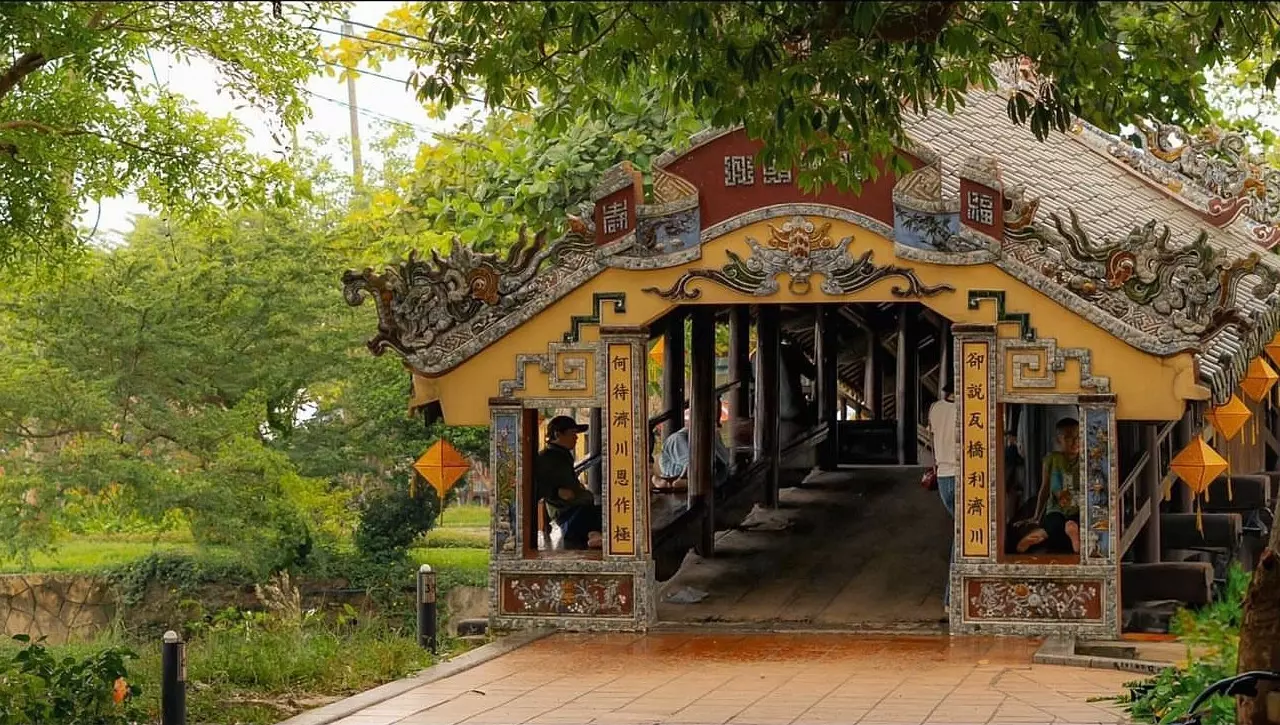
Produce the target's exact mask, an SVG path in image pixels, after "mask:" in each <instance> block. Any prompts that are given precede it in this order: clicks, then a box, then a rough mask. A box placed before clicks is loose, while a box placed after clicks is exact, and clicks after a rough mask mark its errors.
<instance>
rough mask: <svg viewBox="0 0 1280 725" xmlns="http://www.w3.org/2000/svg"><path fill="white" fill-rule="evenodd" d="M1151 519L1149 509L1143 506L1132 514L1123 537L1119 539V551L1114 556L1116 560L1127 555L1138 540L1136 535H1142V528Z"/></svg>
mask: <svg viewBox="0 0 1280 725" xmlns="http://www.w3.org/2000/svg"><path fill="white" fill-rule="evenodd" d="M1150 518H1151V507H1150V506H1143V507H1142V508H1139V509H1138V512H1137V513H1136V514H1134V517H1133V521H1130V522H1129V525H1128V526H1127V527H1126V528H1125V530H1124V535H1123V536H1121V537H1120V549H1119V551H1118V553H1117V554H1116V558H1117V559H1122V558H1124V555H1125V554H1127V553H1129V549H1130V548H1131V547H1132V546H1133V542H1135V541H1137V540H1138V534H1141V533H1142V527H1144V526H1146V525H1147V521H1148V520H1150Z"/></svg>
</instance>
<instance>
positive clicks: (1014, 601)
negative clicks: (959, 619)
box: [964, 579, 1102, 622]
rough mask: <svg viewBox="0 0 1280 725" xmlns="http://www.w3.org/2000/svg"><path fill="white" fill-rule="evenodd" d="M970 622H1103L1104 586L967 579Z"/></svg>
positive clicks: (1098, 582)
mask: <svg viewBox="0 0 1280 725" xmlns="http://www.w3.org/2000/svg"><path fill="white" fill-rule="evenodd" d="M964 589H965V617H966V618H967V619H995V620H1021V621H1027V620H1040V621H1059V622H1069V621H1101V620H1102V582H1101V581H1079V580H1055V579H967V580H965V588H964Z"/></svg>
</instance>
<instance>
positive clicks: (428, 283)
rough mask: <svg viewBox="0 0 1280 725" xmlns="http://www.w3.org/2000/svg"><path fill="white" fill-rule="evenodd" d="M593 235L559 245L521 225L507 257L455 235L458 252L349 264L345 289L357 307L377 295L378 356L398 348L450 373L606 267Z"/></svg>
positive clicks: (415, 361) (373, 344)
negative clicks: (378, 268) (385, 263)
mask: <svg viewBox="0 0 1280 725" xmlns="http://www.w3.org/2000/svg"><path fill="white" fill-rule="evenodd" d="M601 269H603V267H602V266H601V265H600V264H599V262H598V261H597V259H596V254H595V247H594V245H593V244H592V241H591V240H590V239H589V238H587V237H584V236H582V235H581V234H579V233H576V232H572V231H571V232H570V233H569V234H567V235H565V236H564V237H562V238H561V239H559V240H557V241H556V242H555V243H554V244H551V245H547V244H546V243H545V234H539V235H537V236H536V237H535V238H534V239H532V240H530V239H529V238H528V237H527V235H526V233H525V231H524V230H521V233H520V238H519V240H518V241H517V243H516V245H515V246H514V247H512V249H511V251H510V252H508V253H507V255H506V256H505V257H501V256H499V255H496V254H486V253H481V252H476V251H474V250H472V249H471V248H469V247H467V246H465V245H463V244H461V243H460V242H459V241H457V240H456V239H455V240H454V244H453V250H452V252H451V253H450V254H449V255H448V256H446V257H441V256H440V255H439V254H438V253H437V252H435V251H434V250H433V251H432V252H431V255H430V259H421V258H419V256H418V254H417V252H416V251H415V252H413V253H411V254H410V255H409V258H408V260H407V261H405V262H403V263H401V264H399V265H396V266H392V267H387V268H386V269H384V270H383V272H382V273H381V274H379V273H377V272H375V271H374V270H373V269H372V268H366V269H365V270H363V271H362V272H356V271H354V270H352V271H348V272H346V273H345V274H343V276H342V283H343V295H344V297H345V298H346V300H347V303H348V304H350V305H353V306H357V305H360V304H362V303H363V302H364V300H365V296H366V294H367V295H368V296H370V297H372V298H373V301H374V305H375V307H376V308H377V313H378V334H377V335H375V336H374V337H373V338H372V339H370V340H369V341H368V346H369V349H370V350H371V351H372V352H373V353H374V354H375V355H381V354H382V353H384V352H386V351H387V350H393V351H395V352H396V353H397V354H399V355H401V356H402V357H404V359H405V361H406V362H408V363H409V365H410V366H411V367H412V368H413V369H415V370H416V371H418V372H419V373H422V374H424V375H439V374H441V373H444V372H446V371H448V370H450V369H452V368H453V367H456V366H457V365H458V364H460V363H461V362H463V361H464V360H466V359H467V358H468V357H469V356H471V355H474V354H475V353H477V352H479V351H480V350H481V349H483V348H485V347H487V346H488V345H490V344H492V343H493V342H494V341H496V340H497V339H499V338H500V337H502V336H503V335H504V334H506V333H507V332H508V331H510V330H512V329H514V328H515V327H516V326H517V325H519V324H520V323H522V322H524V321H526V320H528V319H529V318H530V317H532V316H533V315H534V314H536V313H537V312H539V311H541V310H542V309H543V308H544V307H546V306H547V305H548V304H550V303H551V302H554V301H555V300H557V299H559V298H560V297H562V296H564V295H565V294H567V293H568V292H570V291H572V290H573V289H574V288H576V287H577V286H578V285H580V284H582V283H583V282H585V281H586V280H588V279H590V278H591V277H593V276H594V275H595V274H597V273H599V272H600V271H601Z"/></svg>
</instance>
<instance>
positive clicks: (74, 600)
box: [0, 574, 116, 644]
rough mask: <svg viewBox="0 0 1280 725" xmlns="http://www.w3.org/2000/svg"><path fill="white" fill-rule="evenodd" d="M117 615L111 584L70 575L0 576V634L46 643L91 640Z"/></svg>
mask: <svg viewBox="0 0 1280 725" xmlns="http://www.w3.org/2000/svg"><path fill="white" fill-rule="evenodd" d="M115 612H116V601H115V597H114V596H113V595H112V593H111V585H110V584H108V583H107V582H105V581H102V580H99V579H94V578H91V577H84V576H75V575H71V574H21V575H12V576H0V632H2V633H3V634H4V635H5V636H6V637H12V636H13V635H17V634H26V635H30V636H31V638H32V639H38V638H40V637H45V638H47V641H48V643H49V644H64V643H66V642H69V641H83V640H88V639H92V638H93V637H94V636H95V635H96V634H98V632H100V631H102V630H103V629H105V628H106V627H108V626H109V625H110V624H111V620H112V618H113V617H114V616H115Z"/></svg>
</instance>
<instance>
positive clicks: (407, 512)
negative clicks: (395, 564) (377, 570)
mask: <svg viewBox="0 0 1280 725" xmlns="http://www.w3.org/2000/svg"><path fill="white" fill-rule="evenodd" d="M428 492H429V493H428ZM439 510H440V505H439V502H438V501H437V499H436V496H435V490H434V489H432V488H430V487H427V486H423V487H422V488H419V489H418V490H416V491H414V492H410V491H408V490H406V489H403V488H399V487H387V488H383V489H380V490H378V491H375V492H374V493H372V494H371V495H370V496H369V497H368V498H367V499H366V500H365V503H364V506H363V507H362V508H361V511H360V524H359V526H357V527H356V534H355V545H356V549H357V550H358V551H360V553H362V554H364V555H365V556H366V557H368V558H370V559H374V560H387V559H401V558H403V557H404V553H405V551H407V550H408V549H409V547H410V546H412V545H413V542H414V541H415V540H416V539H417V538H418V537H419V536H421V535H422V534H424V533H426V532H427V531H428V530H429V529H430V528H431V525H432V524H433V523H435V519H436V514H437V513H438V512H439Z"/></svg>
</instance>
